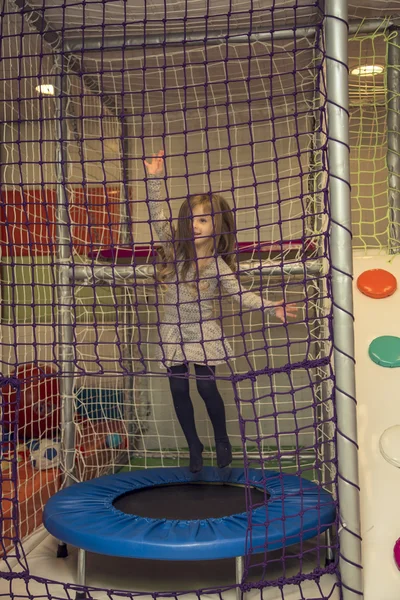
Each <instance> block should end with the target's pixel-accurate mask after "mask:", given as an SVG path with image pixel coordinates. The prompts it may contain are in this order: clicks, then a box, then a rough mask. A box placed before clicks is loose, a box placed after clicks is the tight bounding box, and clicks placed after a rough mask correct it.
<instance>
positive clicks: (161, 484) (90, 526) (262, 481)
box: [43, 467, 336, 598]
mask: <svg viewBox="0 0 400 600" xmlns="http://www.w3.org/2000/svg"><path fill="white" fill-rule="evenodd" d="M246 483H247V486H250V487H248V494H247V505H248V507H247V506H246V494H245V493H244V489H243V486H244V485H245V484H246ZM218 484H219V485H218ZM335 514H336V505H335V502H334V500H333V499H332V496H331V495H330V494H329V493H328V492H327V491H325V490H323V489H322V488H321V487H320V486H318V485H316V484H314V483H312V482H310V481H307V480H305V479H301V478H299V477H296V476H294V475H286V474H282V473H279V472H275V471H260V470H254V469H250V470H249V471H248V472H247V480H246V475H245V472H244V470H243V469H237V468H236V469H217V468H213V467H205V468H203V470H202V471H201V472H200V473H196V474H192V473H190V471H189V469H187V468H157V469H144V470H141V471H131V472H124V473H119V474H115V475H107V476H104V477H100V478H98V479H94V480H91V481H87V482H84V483H78V484H75V485H73V486H71V487H68V488H66V489H63V490H61V491H60V492H58V493H57V494H55V495H54V496H53V497H52V498H50V500H49V501H48V502H47V504H46V507H45V510H44V515H43V523H44V525H45V527H46V529H47V530H48V531H49V533H51V534H52V535H53V536H55V537H56V538H58V539H60V540H62V541H63V542H65V543H67V544H71V545H73V546H76V547H78V548H79V549H80V552H79V560H78V584H79V585H82V586H83V585H84V584H85V576H84V572H85V551H90V552H95V553H97V554H106V555H111V556H120V557H130V558H145V559H154V560H169V561H171V560H182V561H184V560H190V561H193V560H211V559H222V558H236V559H237V562H236V564H237V582H238V583H240V582H241V571H242V567H243V561H242V559H241V557H243V556H244V555H246V554H258V553H260V552H265V551H271V550H277V549H279V548H282V547H283V546H289V545H293V544H297V543H299V542H300V541H305V540H307V539H309V538H312V537H314V536H316V535H318V534H320V533H322V532H324V531H325V530H327V529H328V528H329V527H330V526H331V525H333V523H334V522H335ZM250 526H251V535H249V527H250ZM77 597H78V598H84V597H85V595H84V593H83V592H82V593H78V595H77Z"/></svg>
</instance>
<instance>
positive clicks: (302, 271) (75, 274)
mask: <svg viewBox="0 0 400 600" xmlns="http://www.w3.org/2000/svg"><path fill="white" fill-rule="evenodd" d="M322 268H323V263H322V262H321V261H320V260H318V259H310V260H307V261H305V262H301V261H299V262H293V263H288V264H286V265H279V264H276V263H275V264H273V263H269V264H268V263H267V264H265V266H264V265H263V266H262V268H261V273H262V275H265V276H267V277H282V274H283V275H301V276H302V277H310V278H311V277H319V276H321V273H322ZM239 274H240V275H248V276H252V275H257V277H258V276H259V275H260V267H259V265H257V264H256V263H248V262H242V263H239ZM70 276H71V279H73V280H74V281H85V282H92V281H97V282H104V283H111V284H113V285H115V282H125V283H128V282H131V281H133V282H135V281H137V280H140V279H142V280H144V281H145V280H149V279H151V278H152V277H154V265H140V266H134V265H130V266H119V265H116V266H115V267H108V266H103V265H93V266H92V265H74V267H73V268H71V273H70Z"/></svg>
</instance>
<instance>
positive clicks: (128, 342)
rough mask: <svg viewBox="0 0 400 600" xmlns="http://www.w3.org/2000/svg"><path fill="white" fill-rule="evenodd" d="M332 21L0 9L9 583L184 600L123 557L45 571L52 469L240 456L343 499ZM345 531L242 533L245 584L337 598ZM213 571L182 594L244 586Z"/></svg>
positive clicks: (203, 12) (292, 10) (32, 591)
mask: <svg viewBox="0 0 400 600" xmlns="http://www.w3.org/2000/svg"><path fill="white" fill-rule="evenodd" d="M323 19H324V15H323V14H322V12H321V10H320V8H317V7H316V5H315V3H314V2H309V3H307V2H300V1H296V0H292V2H289V3H288V2H286V3H283V4H282V5H281V4H280V3H275V2H273V3H269V4H268V7H265V6H264V7H261V5H260V6H259V4H258V3H255V2H253V1H250V2H247V3H243V4H240V3H239V4H238V5H237V6H235V5H234V4H232V3H224V2H215V3H214V2H213V3H205V4H204V5H203V4H201V3H190V2H182V3H180V4H176V3H169V2H165V3H163V2H160V3H155V4H154V5H153V4H149V3H148V2H144V1H143V2H141V3H138V4H134V5H130V4H129V3H115V2H109V1H107V0H106V1H102V2H100V1H97V0H93V2H90V3H87V2H75V3H70V4H65V3H64V4H62V3H58V2H57V0H51V2H50V1H49V2H47V3H44V4H38V3H31V4H28V3H26V2H23V1H22V0H16V1H15V2H10V3H8V4H7V5H6V6H5V7H3V17H2V40H1V44H2V61H1V66H0V69H1V71H0V72H1V77H2V83H3V86H4V88H5V89H6V90H7V92H5V94H4V95H3V97H2V99H1V100H0V102H1V118H2V121H3V123H4V125H3V127H4V135H3V139H2V142H1V156H2V165H3V170H2V182H1V211H2V219H1V221H2V224H1V241H0V243H1V246H2V262H1V272H2V283H3V286H2V342H1V348H2V353H1V367H2V369H1V371H2V378H1V381H0V384H1V390H2V407H3V411H2V421H1V428H2V429H1V431H2V445H1V451H2V475H1V486H2V504H1V516H2V528H3V529H2V550H3V551H2V558H3V563H2V565H3V566H2V569H1V577H2V580H1V582H0V584H1V585H0V590H1V591H0V597H2V594H3V589H4V590H5V589H6V590H7V594H9V596H10V597H18V598H21V599H22V598H26V599H27V598H53V599H54V598H57V599H61V598H74V597H75V593H76V591H78V592H80V593H81V592H82V590H85V593H86V596H85V597H87V598H90V599H92V598H93V599H94V598H109V599H112V600H114V599H115V600H116V599H117V598H137V597H138V596H140V595H141V594H142V593H143V594H144V593H145V592H141V591H133V590H135V589H142V588H143V589H147V591H150V592H152V596H153V597H154V598H156V597H159V596H160V595H162V596H164V597H165V596H167V597H169V596H176V593H175V592H162V593H161V592H159V591H154V589H153V587H154V586H155V587H156V590H160V589H163V588H162V586H161V585H158V583H155V582H154V576H153V578H152V579H153V580H149V581H148V585H147V587H146V584H143V585H142V587H140V586H138V587H137V588H135V585H134V583H133V584H129V585H131V587H129V586H128V585H124V586H121V588H124V589H119V588H118V586H116V585H115V580H113V577H112V573H113V571H114V570H115V568H116V567H115V565H117V562H118V561H117V559H116V561H115V562H114V563H112V562H111V563H110V564H111V565H114V566H111V567H110V572H109V573H108V575H107V573H106V575H105V576H104V577H103V578H99V579H98V581H95V582H94V581H91V582H90V583H91V587H87V588H84V587H82V586H80V585H77V584H76V579H75V572H74V570H73V569H72V570H71V572H70V573H69V574H66V573H67V571H62V573H63V576H62V577H61V575H60V576H58V575H57V573H56V572H54V571H53V568H54V569H56V566H55V567H52V569H50V566H49V567H48V568H47V569H45V570H43V568H35V566H34V564H33V563H31V561H30V557H32V556H33V554H32V553H28V550H27V549H29V550H31V547H32V544H31V545H30V546H29V540H32V539H34V540H35V539H37V538H35V537H33V538H32V536H35V535H37V532H38V530H39V528H40V525H41V518H42V511H43V506H44V504H45V503H46V501H47V500H48V498H49V497H50V496H52V495H53V494H54V493H55V492H56V491H57V490H58V489H59V488H60V487H61V486H63V485H70V484H71V483H74V482H77V481H83V480H87V479H91V478H93V477H97V476H100V475H104V474H108V473H113V472H118V471H120V470H128V469H141V468H143V467H152V466H164V467H166V468H168V467H170V466H186V465H187V464H189V463H190V465H191V467H192V468H193V469H194V470H196V469H199V468H201V464H207V465H217V466H220V467H226V468H229V465H230V464H232V465H233V466H241V467H243V468H244V469H245V472H247V471H248V470H249V469H250V468H251V469H260V470H264V469H273V470H276V471H281V472H282V473H291V474H294V475H296V476H298V477H299V478H305V479H309V480H312V481H314V482H315V483H317V484H318V485H319V486H321V489H322V488H324V489H326V490H328V491H329V492H331V493H332V495H333V497H334V498H335V499H336V497H337V472H336V449H335V422H336V415H335V407H334V377H333V372H332V366H331V354H332V342H331V321H332V300H331V289H330V279H329V273H330V270H329V269H330V268H329V252H328V233H329V224H330V222H329V203H328V194H327V182H328V166H327V156H326V150H327V147H326V140H327V129H326V90H325V81H324V58H325V54H324V43H323V34H322V26H323ZM310 23H311V24H312V25H314V26H315V32H314V34H313V35H306V34H305V33H304V32H305V31H306V30H303V29H300V28H302V27H305V26H309V25H310ZM278 29H286V30H288V32H289V33H287V35H286V36H275V35H274V33H275V32H276V31H277V30H278ZM260 32H263V33H262V34H261V33H260ZM289 34H290V35H289ZM160 151H162V153H160ZM189 394H190V395H189ZM193 404H194V409H193ZM201 450H203V451H201ZM248 483H249V482H248V481H247V485H246V490H245V492H244V493H246V505H247V511H248V515H249V525H248V539H249V540H251V531H252V519H251V511H252V509H253V508H254V505H253V504H252V499H251V495H250V493H249V485H248ZM265 502H267V498H266V499H265ZM264 526H265V528H266V532H267V531H268V526H269V524H268V522H266V523H265V525H264ZM336 529H337V523H336V522H335V523H332V527H331V528H330V529H329V532H328V534H326V533H324V534H320V535H318V536H317V537H316V538H314V539H312V540H309V541H307V542H306V541H304V542H301V543H299V544H296V545H294V546H290V540H286V541H285V543H284V547H283V548H282V549H281V550H277V551H274V552H267V551H266V550H264V551H263V550H262V549H261V548H257V553H256V554H255V553H254V552H253V551H252V548H251V543H249V544H248V547H247V554H246V556H245V557H244V574H243V578H242V581H241V582H240V583H238V584H237V585H239V586H240V589H241V590H242V591H243V592H245V591H248V592H251V591H252V590H253V592H254V593H259V594H260V595H261V597H265V598H266V597H268V598H270V597H271V598H275V597H276V598H280V599H284V598H286V597H289V596H287V595H288V594H289V592H290V590H292V591H293V587H290V586H297V589H298V597H299V598H306V597H307V598H311V597H312V598H320V599H321V600H322V599H324V600H325V599H326V600H328V598H329V599H331V598H336V597H339V596H336V594H338V593H339V591H338V590H339V588H340V584H339V573H338V562H337V560H338V542H337V535H336ZM300 537H301V532H300ZM35 544H36V543H35V542H34V544H33V545H35ZM50 558H51V557H50ZM50 558H49V560H50ZM51 560H52V558H51ZM58 560H63V559H58ZM48 564H49V565H50V563H48ZM51 564H52V565H53V564H55V565H57V563H51ZM197 566H198V568H200V569H201V568H203V569H204V567H201V566H199V565H197ZM174 568H175V567H171V572H175V573H178V571H177V570H176V568H175V571H174ZM180 568H181V569H182V571H183V570H184V569H186V566H185V565H183V566H182V565H181V567H180ZM218 568H219V567H218ZM221 568H222V566H221ZM213 569H214V567H210V571H211V570H213ZM215 570H216V571H217V570H218V569H217V568H216V569H215ZM203 572H204V571H203ZM47 575H48V576H49V578H47ZM45 576H46V577H45ZM107 577H109V580H110V582H111V583H110V587H109V589H107V588H106V587H105V586H104V584H102V583H99V582H103V580H107ZM177 578H178V582H179V576H177ZM214 579H215V578H213V577H212V576H211V575H210V573H209V572H207V574H206V575H204V581H205V583H204V586H203V588H204V589H202V590H198V591H193V588H194V587H195V586H194V585H188V586H186V588H185V589H184V591H180V592H179V595H183V594H192V595H193V597H195V596H197V597H200V595H201V594H202V593H205V591H206V592H207V593H213V594H218V596H219V597H222V595H223V594H224V597H225V594H229V592H230V591H231V592H232V591H233V592H234V591H235V590H236V588H237V585H236V583H234V581H233V579H234V578H233V575H232V573H231V572H229V573H228V576H227V577H226V578H225V579H224V581H223V583H221V580H219V581H216V582H214V583H213V581H214ZM210 582H211V583H210ZM166 586H167V587H168V588H169V589H173V585H172V583H171V580H168V578H167V583H166ZM127 587H129V589H128V590H127V589H125V588H127ZM116 588H118V589H116ZM175 589H180V590H182V585H181V584H180V583H177V584H176V587H175ZM272 589H274V590H275V591H276V596H272V595H271V596H270V595H268V594H270V593H273V592H272V591H271V590H272ZM124 590H125V591H124ZM152 590H153V591H152ZM257 590H260V591H259V592H257ZM82 597H83V596H82ZM226 597H228V596H226ZM290 597H291V596H290Z"/></svg>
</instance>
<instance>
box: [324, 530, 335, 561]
mask: <svg viewBox="0 0 400 600" xmlns="http://www.w3.org/2000/svg"><path fill="white" fill-rule="evenodd" d="M325 540H326V556H325V566H326V567H327V566H328V565H331V564H332V563H334V562H335V554H334V552H333V548H332V531H331V529H327V530H326V531H325Z"/></svg>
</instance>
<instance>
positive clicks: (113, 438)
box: [106, 433, 122, 448]
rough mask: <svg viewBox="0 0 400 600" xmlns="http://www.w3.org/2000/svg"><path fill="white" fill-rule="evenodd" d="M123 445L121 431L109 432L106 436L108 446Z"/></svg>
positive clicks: (118, 446)
mask: <svg viewBox="0 0 400 600" xmlns="http://www.w3.org/2000/svg"><path fill="white" fill-rule="evenodd" d="M121 445H122V437H121V436H120V434H119V433H109V434H107V436H106V446H107V448H120V447H121Z"/></svg>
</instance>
